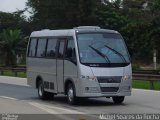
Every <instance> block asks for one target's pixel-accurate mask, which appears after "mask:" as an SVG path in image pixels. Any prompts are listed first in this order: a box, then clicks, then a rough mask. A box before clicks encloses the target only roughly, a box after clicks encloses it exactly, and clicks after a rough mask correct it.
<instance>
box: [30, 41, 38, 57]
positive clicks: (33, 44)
mask: <svg viewBox="0 0 160 120" xmlns="http://www.w3.org/2000/svg"><path fill="white" fill-rule="evenodd" d="M36 45H37V39H31V41H30V49H29V56H30V57H34V56H35V53H36Z"/></svg>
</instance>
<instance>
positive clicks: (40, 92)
mask: <svg viewBox="0 0 160 120" xmlns="http://www.w3.org/2000/svg"><path fill="white" fill-rule="evenodd" d="M38 91H39V95H40V96H42V91H43V86H42V84H41V85H40V86H39V90H38Z"/></svg>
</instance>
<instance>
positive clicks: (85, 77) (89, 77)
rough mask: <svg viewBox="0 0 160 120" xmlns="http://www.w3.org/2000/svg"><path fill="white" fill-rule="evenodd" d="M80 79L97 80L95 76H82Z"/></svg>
mask: <svg viewBox="0 0 160 120" xmlns="http://www.w3.org/2000/svg"><path fill="white" fill-rule="evenodd" d="M80 78H81V79H87V80H97V77H95V76H84V75H82V76H81V77H80Z"/></svg>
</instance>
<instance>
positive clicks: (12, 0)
mask: <svg viewBox="0 0 160 120" xmlns="http://www.w3.org/2000/svg"><path fill="white" fill-rule="evenodd" d="M26 1H27V0H0V11H3V12H14V11H16V10H17V9H19V10H23V9H24V8H25V2H26Z"/></svg>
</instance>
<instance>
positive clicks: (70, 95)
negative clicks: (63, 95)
mask: <svg viewBox="0 0 160 120" xmlns="http://www.w3.org/2000/svg"><path fill="white" fill-rule="evenodd" d="M67 99H68V103H69V104H70V105H74V104H76V95H75V89H74V86H73V84H69V85H68V87H67Z"/></svg>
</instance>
